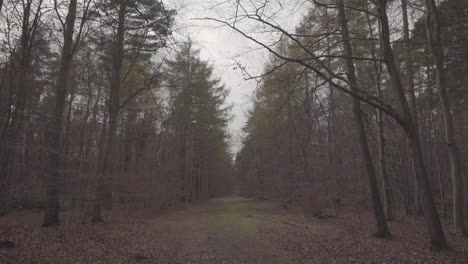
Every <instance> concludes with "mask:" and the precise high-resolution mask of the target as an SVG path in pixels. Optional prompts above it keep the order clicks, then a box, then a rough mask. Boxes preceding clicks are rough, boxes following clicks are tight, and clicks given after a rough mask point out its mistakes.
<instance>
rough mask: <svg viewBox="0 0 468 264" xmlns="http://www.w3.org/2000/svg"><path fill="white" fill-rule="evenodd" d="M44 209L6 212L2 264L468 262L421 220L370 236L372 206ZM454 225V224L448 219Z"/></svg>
mask: <svg viewBox="0 0 468 264" xmlns="http://www.w3.org/2000/svg"><path fill="white" fill-rule="evenodd" d="M42 218H43V215H42V213H37V212H35V211H32V210H15V211H13V212H12V213H10V214H9V215H8V216H6V217H0V241H2V240H8V241H12V242H14V244H15V246H14V247H13V248H0V263H2V264H4V263H5V264H10V263H11V264H13V263H25V264H27V263H40V264H42V263H47V264H64V263H84V264H87V263H92V264H107V263H109V264H140V263H146V264H150V263H156V264H290V263H294V264H323V263H360V264H361V263H425V264H427V263H468V240H467V239H464V238H461V237H459V236H455V235H451V234H450V233H447V238H448V240H449V243H450V245H451V246H452V249H453V250H452V251H450V252H442V253H431V252H430V251H429V250H428V248H427V245H428V242H427V240H426V237H427V235H426V230H425V226H424V221H423V219H422V218H401V220H400V221H398V222H392V223H390V228H391V230H392V234H393V238H392V239H391V240H383V239H378V238H375V237H372V236H370V233H371V232H372V229H373V225H374V223H373V218H372V215H371V214H370V213H369V212H366V211H361V212H360V213H359V214H358V213H356V212H351V213H346V212H342V213H341V214H340V215H338V217H337V218H329V219H317V218H307V217H304V216H302V215H301V214H300V213H299V212H296V213H295V212H293V211H286V210H284V209H282V208H280V207H278V206H277V205H275V204H274V203H271V202H266V201H265V202H262V201H256V200H249V199H244V198H239V197H228V198H219V199H211V200H208V201H203V202H198V203H194V204H190V205H188V206H187V207H185V208H184V209H173V210H170V211H166V212H164V213H161V214H159V215H155V214H153V213H151V212H150V211H149V210H148V209H145V208H140V209H139V208H136V207H135V206H134V205H133V206H132V205H129V204H126V205H122V204H120V205H116V208H115V209H114V210H112V211H111V212H106V215H105V220H106V222H105V223H102V224H89V223H87V224H84V225H83V224H82V219H83V211H81V210H73V211H65V212H63V214H62V215H61V225H60V226H59V227H57V228H42V227H40V225H41V222H42ZM444 226H445V228H446V230H451V229H452V227H451V226H450V224H444Z"/></svg>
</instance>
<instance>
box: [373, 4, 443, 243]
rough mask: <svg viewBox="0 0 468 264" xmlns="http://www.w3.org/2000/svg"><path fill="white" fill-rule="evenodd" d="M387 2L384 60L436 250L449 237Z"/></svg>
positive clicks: (383, 12) (383, 26) (384, 9)
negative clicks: (398, 60) (393, 38)
mask: <svg viewBox="0 0 468 264" xmlns="http://www.w3.org/2000/svg"><path fill="white" fill-rule="evenodd" d="M387 2H388V0H380V2H379V3H380V4H379V15H380V16H379V18H380V21H381V38H382V45H383V47H382V48H383V53H384V61H385V64H386V65H387V70H388V73H389V75H390V78H391V80H392V88H393V90H394V92H395V94H396V96H397V99H398V101H399V102H400V104H401V108H402V111H403V115H404V117H405V120H404V122H401V121H400V125H402V127H403V129H404V131H405V133H406V135H407V137H408V140H409V143H410V149H411V157H412V159H413V162H414V166H415V174H416V180H417V182H418V184H419V187H420V190H421V192H422V198H423V211H424V216H425V219H426V222H427V229H428V233H429V237H430V241H431V249H432V250H442V249H446V248H448V245H447V241H446V240H445V234H444V231H443V230H442V225H441V223H440V218H439V213H438V212H437V208H436V206H435V203H434V198H433V196H432V188H431V184H430V181H429V178H428V175H427V171H426V168H425V165H424V158H423V154H422V149H421V143H420V138H419V132H418V130H417V127H416V125H415V124H414V121H413V120H414V119H413V118H412V115H411V110H410V108H409V105H408V101H407V99H406V96H405V91H404V89H403V84H402V81H401V76H400V73H399V72H398V67H397V65H396V62H395V56H394V54H393V49H392V46H391V41H390V26H389V22H388V16H387Z"/></svg>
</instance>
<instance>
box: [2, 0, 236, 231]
mask: <svg viewBox="0 0 468 264" xmlns="http://www.w3.org/2000/svg"><path fill="white" fill-rule="evenodd" d="M174 14H175V11H174V10H168V9H166V8H165V6H164V5H163V3H161V2H159V1H146V0H142V1H139V0H138V1H126V0H125V1H94V0H85V1H76V0H75V1H69V2H68V1H64V2H60V3H58V2H56V1H55V2H52V1H33V0H28V1H5V3H4V5H3V7H2V16H1V34H2V35H1V39H2V47H1V50H2V53H1V60H2V62H1V63H2V64H1V69H0V74H1V91H0V92H1V97H0V99H1V100H0V105H1V108H2V111H1V116H0V119H1V123H2V125H1V127H2V129H1V148H0V149H1V155H0V157H1V173H0V175H1V177H2V178H1V183H2V185H1V192H0V193H1V195H2V203H1V207H2V208H1V212H2V214H5V213H7V212H8V211H9V210H11V209H13V208H17V207H27V208H35V207H45V208H47V209H46V215H45V219H44V225H45V226H48V225H57V224H58V223H59V208H62V209H69V208H76V207H80V208H85V210H87V211H90V212H91V211H92V220H93V221H102V220H103V219H102V214H101V208H102V207H105V208H109V209H110V208H111V207H112V203H113V202H120V203H133V204H134V205H133V206H136V207H144V208H167V207H170V206H171V205H172V204H173V203H176V202H181V201H187V202H190V201H193V200H196V199H201V198H206V197H213V196H215V195H220V194H223V193H226V192H227V191H228V190H227V189H226V188H225V187H224V186H227V185H226V184H223V185H221V184H220V182H223V183H225V182H226V181H229V178H230V176H231V173H230V169H231V157H230V154H229V153H228V145H227V144H228V141H227V134H226V129H225V127H226V125H227V121H228V118H229V116H228V115H229V113H228V110H229V107H226V106H225V104H224V99H225V97H226V95H227V91H226V89H225V88H224V86H223V85H222V84H221V83H220V81H219V80H218V79H217V78H216V77H215V76H213V73H212V67H211V66H210V64H209V63H208V62H206V61H203V60H201V59H200V58H199V55H198V51H197V49H196V48H194V47H193V46H192V44H191V42H190V40H189V41H188V42H178V43H176V44H173V42H171V39H170V35H171V30H172V29H171V28H172V26H173V16H174ZM168 43H171V50H170V51H171V52H167V47H168ZM165 48H166V50H165V52H160V50H163V49H165Z"/></svg>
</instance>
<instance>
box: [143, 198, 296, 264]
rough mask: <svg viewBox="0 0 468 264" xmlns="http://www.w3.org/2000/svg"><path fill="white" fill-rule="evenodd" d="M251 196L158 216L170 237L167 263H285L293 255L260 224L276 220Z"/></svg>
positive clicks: (161, 231)
mask: <svg viewBox="0 0 468 264" xmlns="http://www.w3.org/2000/svg"><path fill="white" fill-rule="evenodd" d="M254 207H255V203H253V202H252V201H251V200H247V199H243V198H237V197H233V198H223V199H214V200H210V201H208V202H207V203H205V204H203V205H201V206H195V207H194V208H191V209H187V210H183V211H179V212H176V213H174V214H171V215H169V216H167V217H163V218H160V219H157V220H155V221H154V222H153V223H152V225H154V226H158V229H159V231H158V232H157V233H158V234H160V235H161V234H163V236H165V237H166V238H168V240H167V241H168V245H170V249H169V250H172V252H169V254H168V255H167V259H166V260H164V262H167V263H239V264H240V263H258V264H286V263H292V261H291V259H290V258H289V257H287V256H286V255H284V254H282V253H280V252H279V251H278V249H277V248H274V247H273V245H272V244H270V243H269V242H268V241H267V240H263V239H261V237H260V236H259V234H258V226H259V225H260V224H261V222H263V221H267V220H268V219H270V220H271V221H275V219H273V218H272V216H270V215H268V214H267V213H266V212H265V213H262V212H261V211H259V210H258V209H257V208H254Z"/></svg>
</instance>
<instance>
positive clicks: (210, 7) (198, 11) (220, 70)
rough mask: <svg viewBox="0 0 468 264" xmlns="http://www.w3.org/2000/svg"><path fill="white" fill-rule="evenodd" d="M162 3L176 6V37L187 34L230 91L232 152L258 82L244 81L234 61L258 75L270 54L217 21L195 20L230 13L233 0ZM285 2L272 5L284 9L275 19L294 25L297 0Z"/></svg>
mask: <svg viewBox="0 0 468 264" xmlns="http://www.w3.org/2000/svg"><path fill="white" fill-rule="evenodd" d="M165 2H166V5H168V6H169V7H172V8H174V7H175V8H176V9H177V10H178V14H177V17H176V21H175V24H176V25H175V27H176V30H175V32H174V35H175V37H176V38H178V39H183V38H185V37H187V36H190V37H191V38H192V40H193V41H194V42H195V44H196V47H197V48H198V49H200V52H201V57H202V59H204V60H208V61H209V62H211V63H212V64H213V66H214V68H215V74H216V75H217V77H219V78H221V80H222V81H223V82H224V83H225V85H226V87H227V88H228V89H229V90H230V94H229V96H228V98H227V101H228V103H229V104H232V106H233V109H232V115H233V118H232V121H231V122H230V125H229V129H230V131H231V134H232V136H233V145H234V146H233V147H234V151H235V150H237V149H238V147H239V143H240V140H241V137H242V134H241V131H242V127H243V126H244V125H245V122H246V121H247V113H248V110H249V109H251V106H252V104H251V103H252V97H253V95H254V91H255V88H256V87H257V81H256V80H246V79H247V77H248V76H246V74H245V73H243V71H242V70H241V69H240V68H239V67H237V66H236V64H237V63H240V64H241V65H242V66H243V67H245V69H246V71H248V72H249V74H252V75H258V74H261V72H262V70H263V67H264V65H265V63H266V62H267V61H268V58H269V54H268V52H266V51H265V50H263V49H260V48H259V46H257V45H256V44H255V43H253V42H252V41H250V40H248V39H246V38H245V37H243V36H242V35H240V34H239V33H237V32H235V31H233V30H232V29H230V28H228V27H226V26H221V25H220V24H217V23H216V22H209V21H201V20H198V19H199V18H204V17H216V18H220V17H227V16H229V14H232V13H233V12H234V8H233V5H232V3H234V1H233V0H206V1H203V0H202V1H200V0H166V1H165ZM254 2H255V1H254ZM256 2H257V3H259V2H260V1H256ZM285 2H286V3H289V6H288V7H284V6H283V5H282V4H281V1H280V0H274V3H273V4H271V7H272V8H276V9H278V8H280V10H284V12H283V11H281V12H280V13H278V14H277V19H276V20H284V21H285V22H288V24H289V25H290V26H291V27H292V28H293V27H294V26H295V24H296V23H297V22H298V19H299V15H298V12H296V11H295V10H294V9H295V8H293V5H291V4H292V3H294V2H296V7H297V2H298V1H294V0H290V1H285ZM270 11H271V10H270ZM275 11H276V10H275ZM293 14H294V15H293ZM244 26H247V27H244V28H245V29H246V31H249V32H255V31H256V30H258V29H257V28H256V27H258V25H255V24H253V23H247V24H246V25H244ZM270 37H271V36H270Z"/></svg>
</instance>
